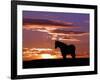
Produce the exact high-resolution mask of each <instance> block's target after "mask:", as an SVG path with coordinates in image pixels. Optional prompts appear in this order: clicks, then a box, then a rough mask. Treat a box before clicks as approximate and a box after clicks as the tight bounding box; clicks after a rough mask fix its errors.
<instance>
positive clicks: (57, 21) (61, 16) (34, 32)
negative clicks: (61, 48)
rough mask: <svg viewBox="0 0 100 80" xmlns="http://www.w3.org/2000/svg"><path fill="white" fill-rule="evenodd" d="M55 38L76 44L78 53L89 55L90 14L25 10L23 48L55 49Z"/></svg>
mask: <svg viewBox="0 0 100 80" xmlns="http://www.w3.org/2000/svg"><path fill="white" fill-rule="evenodd" d="M55 40H59V41H61V42H63V43H65V44H74V45H75V47H76V54H77V55H79V56H80V55H82V56H84V57H87V56H88V57H89V14H82V13H67V12H66V13H61V12H40V11H23V49H24V48H27V50H29V51H30V50H31V49H33V50H35V49H36V50H37V51H38V50H39V49H42V50H43V51H44V49H45V50H46V51H47V50H48V49H52V50H55V49H54V47H55V45H54V43H55ZM48 51H49V52H50V50H48ZM33 52H34V51H33ZM38 52H39V51H38ZM40 53H41V54H44V53H43V52H40ZM46 53H47V54H53V53H54V52H53V53H52V52H51V53H48V52H46ZM56 55H59V53H58V54H56ZM33 59H34V58H33Z"/></svg>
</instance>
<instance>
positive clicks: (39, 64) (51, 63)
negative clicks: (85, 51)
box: [23, 58, 89, 68]
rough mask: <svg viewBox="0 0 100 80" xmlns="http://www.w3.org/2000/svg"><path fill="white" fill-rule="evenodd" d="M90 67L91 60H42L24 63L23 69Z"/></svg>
mask: <svg viewBox="0 0 100 80" xmlns="http://www.w3.org/2000/svg"><path fill="white" fill-rule="evenodd" d="M86 65H89V58H78V59H75V60H74V59H66V60H64V59H44V60H43V59H42V60H33V61H23V68H44V67H64V66H66V67H67V66H70V67H71V66H86Z"/></svg>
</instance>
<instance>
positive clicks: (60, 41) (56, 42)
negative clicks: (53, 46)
mask: <svg viewBox="0 0 100 80" xmlns="http://www.w3.org/2000/svg"><path fill="white" fill-rule="evenodd" d="M55 42H56V43H59V44H62V45H64V46H66V45H67V44H65V43H63V42H61V41H58V40H56V41H55Z"/></svg>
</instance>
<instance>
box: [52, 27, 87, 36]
mask: <svg viewBox="0 0 100 80" xmlns="http://www.w3.org/2000/svg"><path fill="white" fill-rule="evenodd" d="M50 34H58V35H66V36H84V35H88V34H89V33H88V32H81V31H66V30H61V29H55V30H51V31H50Z"/></svg>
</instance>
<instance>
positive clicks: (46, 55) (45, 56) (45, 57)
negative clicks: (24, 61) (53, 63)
mask: <svg viewBox="0 0 100 80" xmlns="http://www.w3.org/2000/svg"><path fill="white" fill-rule="evenodd" d="M41 57H42V58H43V59H54V58H56V57H55V56H52V55H50V54H41Z"/></svg>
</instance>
